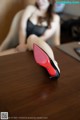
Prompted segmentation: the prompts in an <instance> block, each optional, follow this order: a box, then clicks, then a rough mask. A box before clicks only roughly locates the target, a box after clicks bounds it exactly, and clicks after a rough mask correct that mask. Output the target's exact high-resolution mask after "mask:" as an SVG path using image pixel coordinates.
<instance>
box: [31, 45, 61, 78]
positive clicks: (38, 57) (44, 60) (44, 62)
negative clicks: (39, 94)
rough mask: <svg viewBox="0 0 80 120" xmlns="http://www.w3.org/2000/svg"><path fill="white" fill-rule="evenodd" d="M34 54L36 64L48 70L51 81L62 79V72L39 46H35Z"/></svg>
mask: <svg viewBox="0 0 80 120" xmlns="http://www.w3.org/2000/svg"><path fill="white" fill-rule="evenodd" d="M33 53H34V58H35V61H36V63H38V64H39V65H40V66H42V67H44V68H45V69H46V70H47V72H48V74H49V77H50V79H53V80H54V79H58V78H59V77H60V72H59V70H58V69H57V67H56V64H55V62H53V61H52V60H51V59H50V57H49V56H48V55H47V53H46V52H45V51H44V50H42V49H41V48H40V47H39V46H38V45H36V44H34V45H33Z"/></svg>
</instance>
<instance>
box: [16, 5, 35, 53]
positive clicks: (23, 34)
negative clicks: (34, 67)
mask: <svg viewBox="0 0 80 120" xmlns="http://www.w3.org/2000/svg"><path fill="white" fill-rule="evenodd" d="M35 9H36V8H35V6H32V5H29V6H28V7H27V8H26V9H25V10H24V13H23V16H22V19H21V22H20V28H19V45H18V46H17V48H16V49H17V50H18V51H19V52H24V51H26V49H27V46H26V44H25V40H26V36H27V35H26V34H27V33H26V27H27V20H28V19H29V17H30V16H31V15H32V13H33V12H34V11H35Z"/></svg>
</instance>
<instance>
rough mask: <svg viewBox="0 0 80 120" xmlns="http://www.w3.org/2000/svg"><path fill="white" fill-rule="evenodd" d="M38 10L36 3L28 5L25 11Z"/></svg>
mask: <svg viewBox="0 0 80 120" xmlns="http://www.w3.org/2000/svg"><path fill="white" fill-rule="evenodd" d="M34 10H36V6H35V5H28V6H26V8H25V11H34Z"/></svg>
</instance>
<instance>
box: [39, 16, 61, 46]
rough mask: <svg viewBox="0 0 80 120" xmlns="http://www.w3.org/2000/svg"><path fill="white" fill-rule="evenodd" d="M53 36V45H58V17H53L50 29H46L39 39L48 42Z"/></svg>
mask: <svg viewBox="0 0 80 120" xmlns="http://www.w3.org/2000/svg"><path fill="white" fill-rule="evenodd" d="M53 35H54V37H53V38H54V41H53V43H54V44H55V45H59V44H60V17H59V16H58V15H54V20H53V22H52V23H51V28H50V29H47V30H46V32H45V33H44V34H43V36H41V37H40V38H41V39H42V40H45V41H47V40H49V39H50V38H51V37H52V36H53Z"/></svg>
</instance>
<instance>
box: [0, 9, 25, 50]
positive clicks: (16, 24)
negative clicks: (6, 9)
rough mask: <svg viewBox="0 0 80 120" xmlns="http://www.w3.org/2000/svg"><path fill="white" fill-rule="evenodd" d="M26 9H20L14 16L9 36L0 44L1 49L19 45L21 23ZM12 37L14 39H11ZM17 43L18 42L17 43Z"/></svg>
mask: <svg viewBox="0 0 80 120" xmlns="http://www.w3.org/2000/svg"><path fill="white" fill-rule="evenodd" d="M23 11H24V10H21V11H19V12H18V13H17V14H16V15H15V16H14V18H13V20H12V23H11V27H10V30H9V32H8V35H7V37H6V38H5V40H4V41H3V43H2V45H1V46H0V51H3V50H6V49H9V48H13V47H15V46H17V44H18V43H19V42H18V29H19V23H20V19H21V16H22V13H23ZM11 39H12V40H11ZM10 41H11V42H10ZM15 43H16V44H15Z"/></svg>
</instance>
